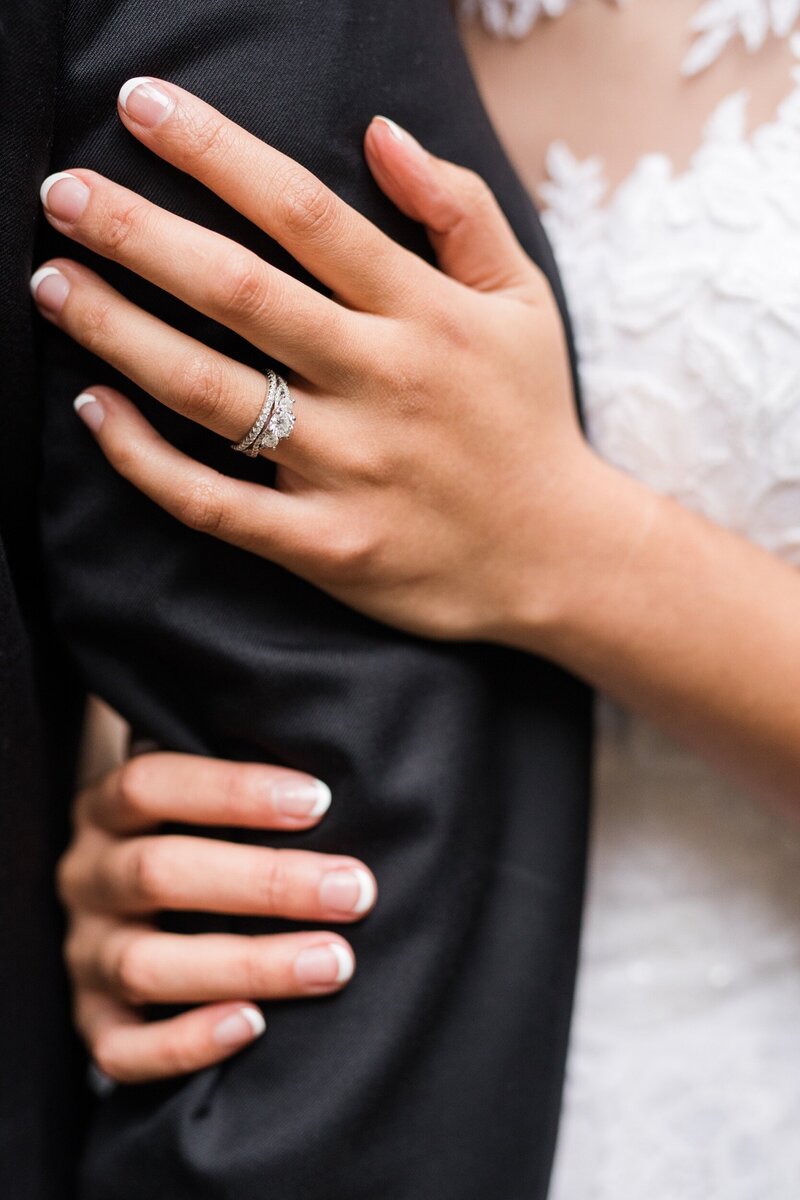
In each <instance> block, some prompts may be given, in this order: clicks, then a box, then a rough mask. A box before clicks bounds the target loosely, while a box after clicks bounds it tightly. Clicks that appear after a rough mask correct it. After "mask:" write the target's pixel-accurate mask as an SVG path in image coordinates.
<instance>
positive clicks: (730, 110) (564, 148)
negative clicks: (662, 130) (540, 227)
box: [538, 33, 800, 227]
mask: <svg viewBox="0 0 800 1200" xmlns="http://www.w3.org/2000/svg"><path fill="white" fill-rule="evenodd" d="M790 45H791V50H792V54H793V55H794V58H795V59H796V60H800V33H796V34H794V35H793V36H792V38H791V42H790ZM790 78H791V81H792V82H793V84H794V86H793V88H792V90H791V91H790V92H789V94H788V95H787V96H786V97H785V98H784V100H782V101H781V103H780V105H779V106H778V110H777V112H776V114H775V116H774V117H773V118H772V119H771V120H769V121H765V122H764V123H763V124H761V125H759V126H758V127H757V128H756V129H754V130H752V131H750V132H748V128H747V107H748V102H749V99H750V94H749V92H748V91H747V90H745V89H743V90H740V91H737V92H734V93H733V95H731V96H727V97H726V98H725V99H724V100H722V101H721V102H720V103H719V104H718V105H717V107H716V109H715V110H714V113H713V114H712V116H711V118H710V120H709V121H707V122H706V125H705V127H704V129H703V134H702V140H701V143H700V145H699V147H698V148H697V150H696V151H695V152H694V154H693V155H692V158H691V161H690V163H689V165H688V167H687V168H686V169H685V170H682V171H676V170H675V169H674V167H673V164H672V161H671V160H670V158H669V156H668V155H667V154H664V153H657V152H653V153H649V154H644V155H642V157H641V158H640V159H639V161H638V163H637V164H636V165H635V166H634V168H633V169H632V170H631V171H630V172H629V174H628V175H627V176H626V177H625V178H624V179H623V180H622V181H621V182H620V183H619V184H618V185H617V186H616V187H615V188H613V189H610V188H609V184H608V179H607V177H606V174H605V168H604V165H603V160H602V158H600V157H598V156H591V157H589V158H583V159H579V158H577V157H576V156H575V155H574V154H573V153H572V151H571V150H570V148H569V147H568V145H567V144H566V143H565V142H564V141H562V140H558V141H555V142H553V143H552V144H551V145H550V147H549V148H548V151H547V155H546V160H545V167H546V175H547V178H546V180H545V181H544V182H543V183H541V184H540V186H539V188H538V195H539V198H540V199H541V201H542V203H543V204H544V205H546V207H547V209H548V210H549V211H550V212H551V214H552V219H554V220H556V221H558V222H559V223H562V224H564V225H570V226H573V227H575V226H578V225H582V224H584V223H585V222H586V221H587V220H589V219H591V218H592V217H593V216H598V215H600V214H602V213H603V212H606V213H608V212H611V211H612V210H613V209H615V208H616V207H619V206H620V205H622V206H623V207H624V206H625V204H626V197H627V195H628V194H629V192H630V191H631V190H632V189H633V190H635V189H638V187H639V184H640V183H643V182H644V181H645V180H649V181H650V182H651V184H654V185H655V184H657V186H658V187H659V188H661V189H663V188H665V187H668V188H669V189H670V190H671V191H670V194H671V197H672V201H673V202H674V204H675V205H677V206H680V204H681V202H682V200H681V198H682V197H683V199H684V200H685V198H686V196H687V195H688V193H689V191H690V190H692V191H694V190H696V185H697V182H698V180H702V179H705V180H706V182H707V183H708V185H709V187H712V185H713V183H714V181H715V180H716V181H717V182H718V183H720V184H722V186H723V191H724V194H725V195H727V196H728V198H729V202H730V203H733V204H734V205H736V204H737V203H738V204H739V205H741V206H744V208H746V206H747V197H748V196H750V195H752V193H753V191H754V186H755V185H754V173H757V160H758V158H759V156H760V155H762V156H763V154H765V153H766V154H767V155H769V154H770V150H771V148H773V147H775V146H779V147H783V145H784V143H785V141H786V138H787V131H788V130H792V131H798V133H799V134H800V62H798V63H796V65H795V66H794V67H792V68H791V70H790ZM725 164H727V169H725V170H721V168H722V167H723V166H725ZM731 171H734V173H735V174H736V175H737V176H738V181H737V186H736V187H734V186H733V183H734V180H733V178H732V177H731ZM648 190H649V189H648ZM706 190H708V189H706ZM737 197H738V200H737V199H736V198H737Z"/></svg>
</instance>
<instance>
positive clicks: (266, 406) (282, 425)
mask: <svg viewBox="0 0 800 1200" xmlns="http://www.w3.org/2000/svg"><path fill="white" fill-rule="evenodd" d="M265 378H266V383H267V390H266V393H265V395H264V403H263V404H262V405H261V410H260V412H259V414H258V416H257V417H256V419H255V422H254V424H253V425H252V427H251V428H250V429H248V431H247V433H246V434H245V435H244V437H243V438H242V440H241V441H240V442H234V443H233V444H232V446H231V449H232V450H238V451H239V452H240V453H241V454H246V455H247V457H248V458H255V457H256V455H258V454H260V453H261V451H262V450H274V449H275V448H276V447H277V446H278V445H279V444H280V442H282V441H284V440H285V439H286V438H288V437H289V436H290V434H291V432H292V430H293V429H294V421H295V417H294V401H293V400H292V393H291V391H290V390H289V385H288V383H287V382H286V380H285V379H284V378H283V376H282V375H278V373H277V371H272V370H270V371H267V372H266V375H265Z"/></svg>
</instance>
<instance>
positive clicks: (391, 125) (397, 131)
mask: <svg viewBox="0 0 800 1200" xmlns="http://www.w3.org/2000/svg"><path fill="white" fill-rule="evenodd" d="M372 119H373V121H381V122H382V123H383V124H384V125H385V126H386V128H387V129H388V130H389V133H390V134H391V135H392V137H393V138H394V140H395V141H396V142H404V141H406V139H407V137H408V134H407V133H406V131H405V130H404V129H401V128H400V126H399V125H398V124H397V122H396V121H393V120H392V118H391V117H373V118H372Z"/></svg>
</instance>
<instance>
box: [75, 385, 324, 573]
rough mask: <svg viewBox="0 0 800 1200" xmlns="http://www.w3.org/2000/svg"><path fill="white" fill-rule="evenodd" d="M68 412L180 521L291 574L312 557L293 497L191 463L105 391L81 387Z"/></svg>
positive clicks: (115, 465)
mask: <svg viewBox="0 0 800 1200" xmlns="http://www.w3.org/2000/svg"><path fill="white" fill-rule="evenodd" d="M75 411H76V412H77V414H78V416H79V417H80V418H81V420H82V421H83V422H84V424H85V425H87V426H88V428H89V429H90V430H91V431H92V433H93V434H94V436H95V438H96V440H97V442H98V443H99V445H100V448H101V450H102V451H103V453H104V454H105V456H106V458H107V459H108V461H109V462H110V464H111V466H112V467H113V468H114V469H115V470H116V471H118V472H119V474H120V475H122V476H123V478H125V479H127V480H128V481H129V483H132V484H133V486H134V487H136V488H138V489H139V491H140V492H143V493H144V494H145V495H146V496H149V498H150V499H151V500H153V501H155V503H156V504H158V505H159V506H160V507H161V508H163V509H165V511H166V512H168V513H170V514H171V515H172V516H173V517H176V518H177V519H178V520H179V521H181V522H182V523H183V524H184V525H188V526H189V527H190V528H191V529H196V530H198V531H199V532H201V533H208V534H211V535H212V536H214V537H217V538H220V539H221V540H222V541H224V542H230V544H231V545H234V546H239V547H241V548H242V549H244V550H249V551H251V552H253V553H255V554H259V555H261V556H262V557H263V558H268V559H271V560H272V561H273V562H276V563H278V564H279V565H280V566H283V567H286V568H288V569H289V570H294V571H295V572H296V573H299V572H300V571H301V569H302V565H303V563H304V562H305V561H306V560H307V558H308V557H309V555H311V556H313V547H312V543H311V542H310V540H309V538H310V537H311V530H310V521H309V519H308V515H307V514H306V513H305V509H304V508H303V503H302V500H300V499H299V498H296V497H294V496H289V495H284V494H283V493H282V492H280V491H277V490H276V489H274V488H270V487H264V486H262V485H261V484H258V483H245V482H243V481H242V480H238V479H232V478H230V477H228V476H227V475H222V474H220V472H219V471H215V470H213V469H212V468H211V467H207V466H204V465H203V464H201V463H198V462H195V460H194V459H192V458H190V457H189V456H188V455H186V454H183V453H182V452H181V451H180V450H176V449H175V447H174V446H171V445H170V444H169V442H167V441H165V439H164V438H162V437H161V435H160V434H159V433H157V432H156V430H155V429H154V428H153V426H152V425H150V424H149V422H148V421H146V420H145V418H144V417H143V416H142V414H141V413H140V412H139V410H138V409H137V408H136V406H135V405H134V404H131V402H130V400H127V399H126V398H125V397H124V396H122V395H121V394H120V393H119V392H116V391H113V390H112V389H111V388H106V387H95V388H92V390H91V391H90V392H83V393H82V394H81V395H80V396H78V397H77V399H76V400H75ZM301 508H303V519H302V520H301V519H300V517H301V511H300V510H301ZM301 531H303V537H302V538H301Z"/></svg>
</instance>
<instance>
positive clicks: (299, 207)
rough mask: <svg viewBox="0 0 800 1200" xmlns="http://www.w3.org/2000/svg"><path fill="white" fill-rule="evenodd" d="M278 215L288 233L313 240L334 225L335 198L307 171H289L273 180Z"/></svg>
mask: <svg viewBox="0 0 800 1200" xmlns="http://www.w3.org/2000/svg"><path fill="white" fill-rule="evenodd" d="M276 188H277V205H278V215H279V219H280V221H281V224H282V225H283V226H284V228H285V229H287V230H288V231H289V232H290V233H292V234H294V235H296V236H298V237H303V238H314V239H316V240H319V239H324V238H325V237H327V236H328V235H329V234H330V233H331V232H332V230H333V229H334V227H335V224H336V212H337V201H336V198H335V196H334V195H333V193H332V192H330V191H329V190H328V189H327V188H326V187H325V186H324V184H321V183H320V182H319V180H317V179H315V178H314V176H313V175H310V174H308V172H306V171H296V170H292V171H290V172H286V173H284V174H283V175H282V176H280V177H279V178H278V180H277V181H276Z"/></svg>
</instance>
